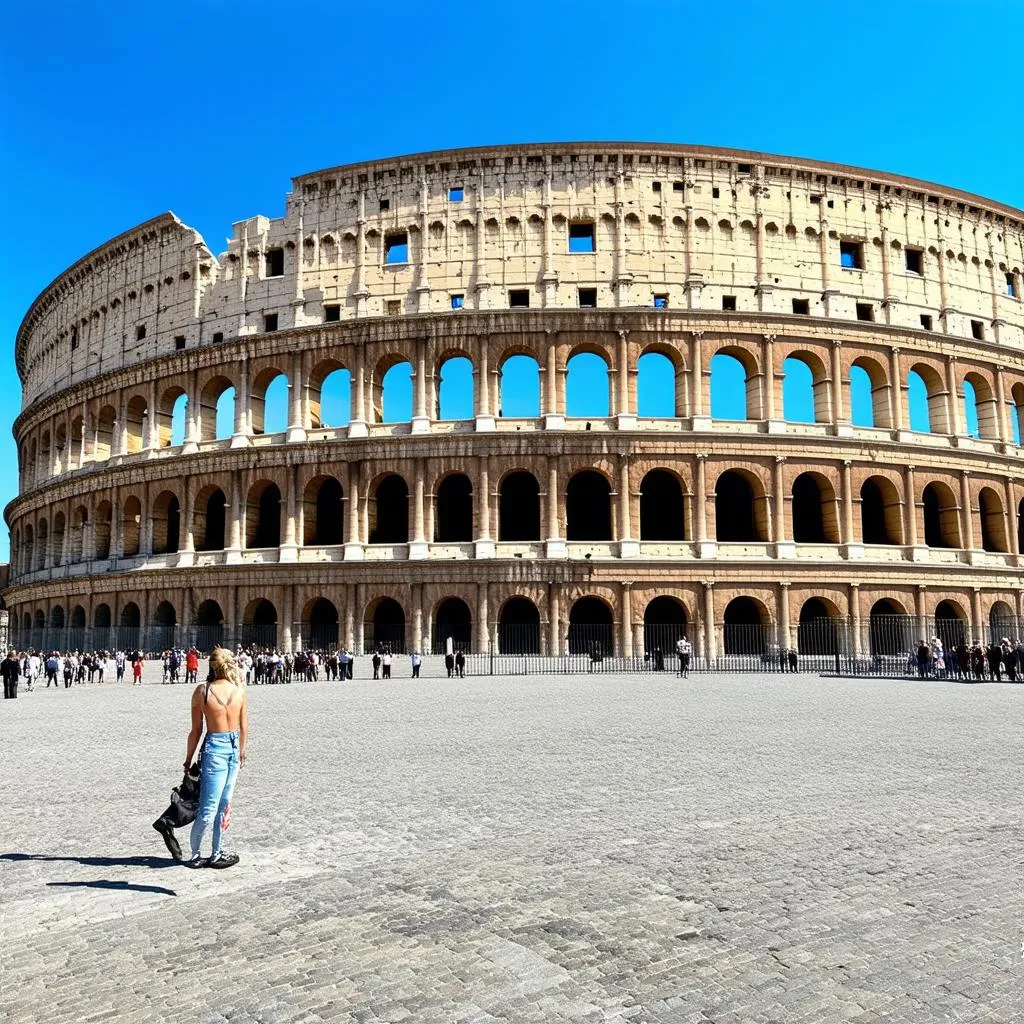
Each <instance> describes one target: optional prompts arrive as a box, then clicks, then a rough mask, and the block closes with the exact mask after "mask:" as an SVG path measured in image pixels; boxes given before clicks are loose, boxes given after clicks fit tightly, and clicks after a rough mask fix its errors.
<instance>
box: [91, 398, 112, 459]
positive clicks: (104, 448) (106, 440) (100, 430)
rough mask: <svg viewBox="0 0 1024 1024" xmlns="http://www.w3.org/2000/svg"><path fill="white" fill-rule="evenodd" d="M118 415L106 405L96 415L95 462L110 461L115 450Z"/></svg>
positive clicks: (93, 455)
mask: <svg viewBox="0 0 1024 1024" xmlns="http://www.w3.org/2000/svg"><path fill="white" fill-rule="evenodd" d="M116 421H117V413H116V412H115V411H114V407H113V406H112V405H105V406H103V408H102V409H100V411H99V412H98V413H97V415H96V432H95V434H94V438H93V444H92V458H93V461H94V462H103V461H104V460H105V459H109V458H110V456H111V455H112V454H113V450H114V425H115V423H116Z"/></svg>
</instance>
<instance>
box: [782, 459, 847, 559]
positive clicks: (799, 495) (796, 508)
mask: <svg viewBox="0 0 1024 1024" xmlns="http://www.w3.org/2000/svg"><path fill="white" fill-rule="evenodd" d="M793 540H795V541H796V542H797V543H798V544H838V543H839V517H838V515H837V510H836V494H835V490H834V489H833V487H832V485H831V484H830V483H829V482H828V480H827V479H826V478H825V477H823V476H821V474H819V473H801V474H800V475H799V476H798V477H797V478H796V480H794V481H793Z"/></svg>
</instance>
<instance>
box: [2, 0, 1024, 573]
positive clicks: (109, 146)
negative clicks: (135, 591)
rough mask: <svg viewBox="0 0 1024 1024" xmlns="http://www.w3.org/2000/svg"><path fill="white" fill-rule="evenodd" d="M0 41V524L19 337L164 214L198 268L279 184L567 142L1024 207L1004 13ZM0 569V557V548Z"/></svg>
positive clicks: (457, 24) (256, 5)
mask: <svg viewBox="0 0 1024 1024" xmlns="http://www.w3.org/2000/svg"><path fill="white" fill-rule="evenodd" d="M4 23H5V24H4V28H5V31H4V34H3V39H2V41H0V76H2V78H0V83H2V89H3V97H2V103H0V118H2V122H0V140H2V141H0V159H2V171H3V178H4V180H3V186H4V187H3V189H2V200H0V201H2V203H3V211H2V213H3V223H4V227H5V232H4V245H3V247H2V257H0V259H2V261H3V262H2V265H0V273H2V281H3V289H2V292H0V361H2V366H3V368H4V371H5V376H4V379H6V380H7V381H8V382H9V384H8V388H7V393H6V396H5V398H4V401H3V405H2V417H0V420H2V422H0V498H2V500H3V503H6V502H7V501H9V500H10V499H11V498H12V497H13V496H14V495H15V493H16V491H17V475H16V455H15V449H14V444H13V442H12V440H11V437H10V424H11V422H12V421H13V419H14V416H15V415H16V414H17V411H18V409H19V408H20V395H19V391H18V384H17V379H16V375H15V372H14V364H13V346H14V335H15V332H16V330H17V327H18V324H19V322H20V320H21V317H22V316H23V314H24V312H25V310H26V309H27V307H28V306H29V304H30V303H31V301H32V300H33V298H34V297H35V296H36V295H37V294H38V292H39V291H40V290H41V289H42V288H44V287H45V286H46V284H47V283H48V282H49V281H50V280H52V279H53V278H54V277H55V276H56V275H57V274H58V273H60V271H61V270H63V269H64V268H65V267H67V266H68V265H69V264H71V263H72V262H74V261H75V260H76V259H77V258H78V257H80V256H81V255H83V254H84V253H86V252H87V251H89V250H90V249H92V248H94V247H95V246H97V245H99V244H101V243H102V242H104V241H106V240H107V239H109V238H110V237H112V236H113V235H116V234H117V233H119V232H121V231H124V230H125V229H126V228H129V227H131V226H132V225H134V224H137V223H139V222H140V221H143V220H145V219H146V218H148V217H152V216H154V215H155V214H157V213H160V212H161V211H163V210H167V209H170V210H173V211H174V212H175V213H176V214H177V215H178V216H179V217H181V218H182V219H183V220H184V221H185V222H186V223H187V224H190V225H192V226H193V227H195V228H197V229H198V230H199V231H200V232H201V233H202V234H203V236H204V237H205V239H206V241H207V243H208V244H209V246H210V248H211V249H212V250H213V251H214V252H218V251H220V250H221V249H222V248H223V244H224V240H225V238H226V237H227V235H228V233H229V232H230V225H231V222H232V221H235V220H240V219H241V218H243V217H248V216H251V215H254V214H257V213H264V214H267V215H269V216H279V215H280V214H281V213H282V212H283V207H284V195H285V192H286V191H287V190H288V188H289V184H290V178H291V176H292V175H295V174H300V173H302V172H305V171H310V170H315V169H317V168H321V167H328V166H332V165H334V164H340V163H347V162H349V161H353V160H363V159H368V158H373V157H379V156H393V155H398V154H401V153H410V152H416V151H420V150H426V149H440V148H447V147H456V146H473V145H484V144H492V143H508V142H530V141H556V140H572V139H595V140H601V139H606V140H639V141H665V142H688V143H699V144H707V145H720V146H731V147H737V148H749V149H758V150H765V151H768V152H775V153H782V154H790V155H796V156H807V157H815V158H820V159H825V160H833V161H838V162H845V163H851V164H858V165H861V166H865V167H874V168H880V169H884V170H889V171H894V172H897V173H903V174H909V175H913V176H915V177H919V178H925V179H930V180H933V181H937V182H940V183H944V184H949V185H954V186H957V187H960V188H963V189H967V190H969V191H972V192H978V193H981V194H982V195H986V196H990V197H992V198H995V199H999V200H1002V201H1003V202H1006V203H1010V204H1012V205H1014V206H1018V207H1024V173H1022V171H1021V167H1022V162H1024V161H1022V158H1024V143H1022V141H1021V140H1022V134H1021V131H1020V127H1019V123H1018V122H1019V117H1018V107H1019V99H1018V97H1019V92H1020V90H1019V70H1018V65H1019V61H1020V40H1021V38H1022V36H1024V2H1021V0H1014V2H996V0H971V2H966V0H965V2H953V0H945V2H943V0H931V2H901V0H888V2H884V3H883V2H877V0H862V2H860V3H857V4H839V3H825V2H821V0H817V2H813V3H808V2H802V0H791V2H789V3H786V4H780V3H768V2H754V0H734V2H732V3H730V4H728V5H726V6H722V5H713V4H712V5H708V4H697V3H673V2H662V3H658V4H649V3H642V2H633V3H629V4H623V3H612V2H606V0H590V2H587V3H575V4H566V3H557V2H551V0H549V2H544V3H537V2H534V0H521V2H519V3H516V4H506V5H490V4H481V5H466V4H465V3H458V4H453V3H447V2H432V3H423V2H417V3H407V2H404V0H393V2H391V3H389V4H386V5H384V6H372V5H348V4H339V3H337V2H328V3H308V2H302V0H295V2H293V3H290V4H270V3H264V2H259V0H247V2H245V3H239V2H237V0H236V2H233V3H229V2H224V0H206V2H203V3H200V2H197V0H179V2H177V3H175V4H170V5H168V4H149V3H134V4H126V3H120V2H116V0H106V2H102V3H100V2H88V0H85V2H80V3H75V4H67V3H59V2H58V3H53V4H15V5H12V7H11V8H9V9H8V13H7V15H6V16H5V18H4ZM0 533H2V537H0V559H6V557H7V531H6V528H4V529H2V530H0Z"/></svg>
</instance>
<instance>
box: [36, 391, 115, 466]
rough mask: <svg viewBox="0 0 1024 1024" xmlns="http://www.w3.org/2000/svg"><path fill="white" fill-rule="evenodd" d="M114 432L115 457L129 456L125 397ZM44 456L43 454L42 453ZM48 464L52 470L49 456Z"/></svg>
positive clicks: (47, 458) (47, 457)
mask: <svg viewBox="0 0 1024 1024" xmlns="http://www.w3.org/2000/svg"><path fill="white" fill-rule="evenodd" d="M114 430H115V431H116V433H115V435H114V438H113V441H114V451H113V452H112V453H111V454H113V455H127V454H128V404H127V402H125V400H124V395H123V394H122V395H121V400H120V402H119V403H118V406H117V422H116V423H115V424H114ZM41 454H42V453H41ZM46 463H47V467H48V468H49V469H52V467H53V463H52V461H51V460H50V458H49V456H48V455H47V456H46Z"/></svg>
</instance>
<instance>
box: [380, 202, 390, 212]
mask: <svg viewBox="0 0 1024 1024" xmlns="http://www.w3.org/2000/svg"><path fill="white" fill-rule="evenodd" d="M390 209H391V200H390V199H382V200H381V201H380V212H381V213H383V212H384V211H385V210H390Z"/></svg>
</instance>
